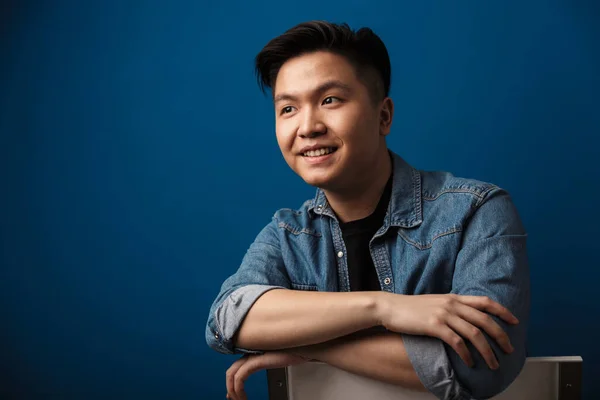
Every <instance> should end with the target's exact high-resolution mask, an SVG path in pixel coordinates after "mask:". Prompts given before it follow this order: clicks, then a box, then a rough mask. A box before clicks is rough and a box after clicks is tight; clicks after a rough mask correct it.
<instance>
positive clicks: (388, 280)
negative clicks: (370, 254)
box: [383, 278, 392, 285]
mask: <svg viewBox="0 0 600 400" xmlns="http://www.w3.org/2000/svg"><path fill="white" fill-rule="evenodd" d="M391 282H392V280H391V279H390V278H385V279H384V280H383V283H385V284H386V285H389V284H390V283H391Z"/></svg>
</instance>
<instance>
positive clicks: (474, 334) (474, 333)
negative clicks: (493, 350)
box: [470, 327, 483, 339]
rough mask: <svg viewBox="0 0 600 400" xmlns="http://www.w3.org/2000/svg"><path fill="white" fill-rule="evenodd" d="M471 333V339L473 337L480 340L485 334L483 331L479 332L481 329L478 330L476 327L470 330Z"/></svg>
mask: <svg viewBox="0 0 600 400" xmlns="http://www.w3.org/2000/svg"><path fill="white" fill-rule="evenodd" d="M470 331H471V332H470V334H471V337H473V338H475V339H480V338H481V337H482V336H483V333H481V330H479V329H478V328H476V327H472V328H471V329H470Z"/></svg>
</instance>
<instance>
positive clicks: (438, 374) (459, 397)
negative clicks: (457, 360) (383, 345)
mask: <svg viewBox="0 0 600 400" xmlns="http://www.w3.org/2000/svg"><path fill="white" fill-rule="evenodd" d="M402 340H403V341H404V347H405V349H406V353H407V354H408V358H409V359H410V362H411V363H412V366H413V368H414V370H415V372H416V373H417V376H418V377H419V379H420V380H421V383H422V384H423V386H425V388H426V389H427V390H429V391H430V392H431V393H433V395H435V396H436V397H437V398H438V399H440V400H474V398H473V397H472V396H471V395H470V394H469V393H468V392H467V390H465V389H464V388H463V387H461V386H460V383H459V382H458V380H457V379H456V375H455V374H454V370H453V369H452V365H451V364H450V360H449V358H448V355H447V354H446V349H445V348H444V343H443V342H442V341H441V340H440V339H437V338H434V337H430V336H415V335H408V334H402Z"/></svg>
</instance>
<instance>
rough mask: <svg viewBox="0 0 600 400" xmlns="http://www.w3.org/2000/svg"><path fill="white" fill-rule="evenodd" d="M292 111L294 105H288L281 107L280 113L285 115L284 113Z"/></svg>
mask: <svg viewBox="0 0 600 400" xmlns="http://www.w3.org/2000/svg"><path fill="white" fill-rule="evenodd" d="M292 111H294V107H292V106H286V107H283V108H282V109H281V113H280V114H281V115H283V114H289V113H291V112H292Z"/></svg>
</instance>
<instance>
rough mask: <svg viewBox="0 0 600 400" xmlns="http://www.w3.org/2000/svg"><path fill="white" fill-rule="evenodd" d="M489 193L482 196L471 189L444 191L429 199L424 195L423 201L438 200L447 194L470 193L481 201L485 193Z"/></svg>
mask: <svg viewBox="0 0 600 400" xmlns="http://www.w3.org/2000/svg"><path fill="white" fill-rule="evenodd" d="M488 191H489V190H487V191H485V192H484V194H480V193H478V192H476V191H473V190H469V189H446V190H442V191H441V192H439V193H438V194H437V195H435V196H433V197H428V196H426V195H424V196H423V199H424V200H429V201H432V200H436V199H438V198H440V197H441V196H442V195H444V194H446V193H468V194H472V195H475V196H477V197H479V198H480V199H482V198H483V197H485V193H487V192H488Z"/></svg>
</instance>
